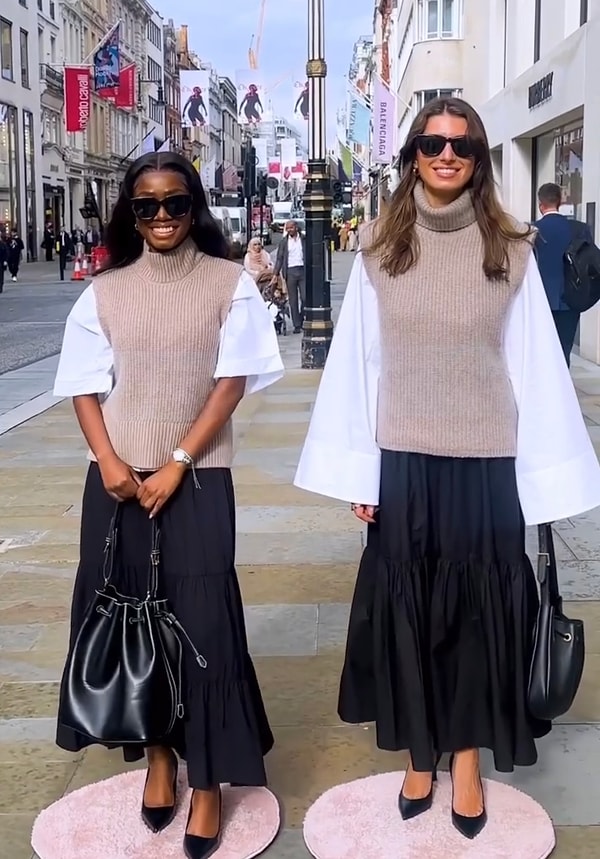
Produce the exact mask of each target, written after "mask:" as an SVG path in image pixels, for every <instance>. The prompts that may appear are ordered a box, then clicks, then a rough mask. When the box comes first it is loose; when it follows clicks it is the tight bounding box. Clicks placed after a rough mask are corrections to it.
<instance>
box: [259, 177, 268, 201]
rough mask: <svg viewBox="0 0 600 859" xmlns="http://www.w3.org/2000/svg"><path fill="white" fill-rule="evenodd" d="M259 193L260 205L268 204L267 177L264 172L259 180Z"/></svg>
mask: <svg viewBox="0 0 600 859" xmlns="http://www.w3.org/2000/svg"><path fill="white" fill-rule="evenodd" d="M258 193H259V195H260V205H261V206H266V205H267V177H266V176H265V175H264V174H263V175H262V176H261V177H260V179H259V182H258Z"/></svg>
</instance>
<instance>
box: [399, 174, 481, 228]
mask: <svg viewBox="0 0 600 859" xmlns="http://www.w3.org/2000/svg"><path fill="white" fill-rule="evenodd" d="M413 193H414V198H415V204H416V207H417V224H419V226H421V227H425V229H426V230H434V231H435V232H438V233H451V232H454V231H455V230H462V229H464V228H465V227H468V226H470V225H471V224H473V223H475V221H476V217H475V209H474V208H473V201H472V200H471V192H470V191H469V190H468V189H467V190H465V191H463V193H462V194H461V195H460V197H458V198H457V199H456V200H454V201H453V202H452V203H449V204H448V205H447V206H441V207H440V208H434V207H433V206H431V205H430V204H429V203H428V202H427V197H426V196H425V189H424V187H423V183H422V182H417V184H416V185H415V190H414V192H413Z"/></svg>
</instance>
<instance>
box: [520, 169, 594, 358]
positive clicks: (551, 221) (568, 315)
mask: <svg viewBox="0 0 600 859" xmlns="http://www.w3.org/2000/svg"><path fill="white" fill-rule="evenodd" d="M561 201H562V194H561V189H560V187H559V186H558V185H555V184H554V183H552V182H549V183H547V184H545V185H542V186H541V187H540V189H539V191H538V203H539V209H540V212H541V215H542V217H541V218H540V219H539V220H537V221H536V222H535V224H534V226H535V227H536V228H537V230H538V236H537V239H536V245H535V250H536V257H537V263H538V268H539V270H540V275H541V277H542V282H543V284H544V289H545V290H546V295H547V296H548V302H549V303H550V309H551V310H552V316H553V317H554V323H555V325H556V330H557V332H558V336H559V339H560V343H561V346H562V348H563V352H564V355H565V359H566V361H567V366H570V362H571V350H572V349H573V343H574V340H575V334H576V333H577V326H578V325H579V317H580V314H581V313H582V312H583V311H584V310H588V309H589V308H590V307H592V306H593V305H594V304H595V303H596V301H598V299H599V298H600V250H598V248H597V247H596V245H595V244H594V238H593V236H592V233H591V230H590V228H589V227H588V225H587V224H584V223H582V222H581V221H573V220H571V219H569V218H566V217H565V216H564V215H561V213H560V212H559V207H560V205H561Z"/></svg>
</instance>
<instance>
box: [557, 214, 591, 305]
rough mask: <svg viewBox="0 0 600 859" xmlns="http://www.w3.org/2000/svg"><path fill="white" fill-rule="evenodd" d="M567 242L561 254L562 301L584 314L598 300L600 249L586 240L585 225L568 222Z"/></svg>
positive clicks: (587, 233) (586, 231)
mask: <svg viewBox="0 0 600 859" xmlns="http://www.w3.org/2000/svg"><path fill="white" fill-rule="evenodd" d="M570 226H571V241H570V243H569V246H568V248H567V249H566V251H565V255H564V267H565V292H564V295H563V300H564V301H565V303H566V304H568V305H569V307H570V308H571V310H577V311H578V312H579V313H584V312H585V311H586V310H589V309H590V307H593V306H594V304H596V302H597V301H600V249H599V248H597V247H596V245H595V244H594V243H593V242H590V237H589V228H588V227H587V225H586V224H582V223H580V222H579V221H571V224H570Z"/></svg>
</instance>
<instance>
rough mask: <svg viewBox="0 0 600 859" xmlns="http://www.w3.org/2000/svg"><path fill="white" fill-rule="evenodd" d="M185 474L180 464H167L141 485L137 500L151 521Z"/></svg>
mask: <svg viewBox="0 0 600 859" xmlns="http://www.w3.org/2000/svg"><path fill="white" fill-rule="evenodd" d="M185 472H186V469H185V467H184V466H183V465H181V464H180V463H178V462H169V463H168V465H164V466H163V467H162V468H161V469H159V470H158V471H157V472H155V473H154V474H153V475H152V476H151V477H148V478H146V480H144V482H143V483H142V484H141V486H140V488H139V489H138V491H137V499H138V501H139V502H140V504H141V505H142V507H143V508H144V510H147V511H148V513H149V514H150V518H151V519H154V517H155V516H156V515H157V514H158V513H159V512H160V510H162V508H163V507H164V506H165V504H166V503H167V501H168V500H169V498H170V497H171V495H173V493H174V492H175V490H176V489H177V488H178V486H179V484H180V483H181V481H182V480H183V476H184V474H185Z"/></svg>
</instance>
